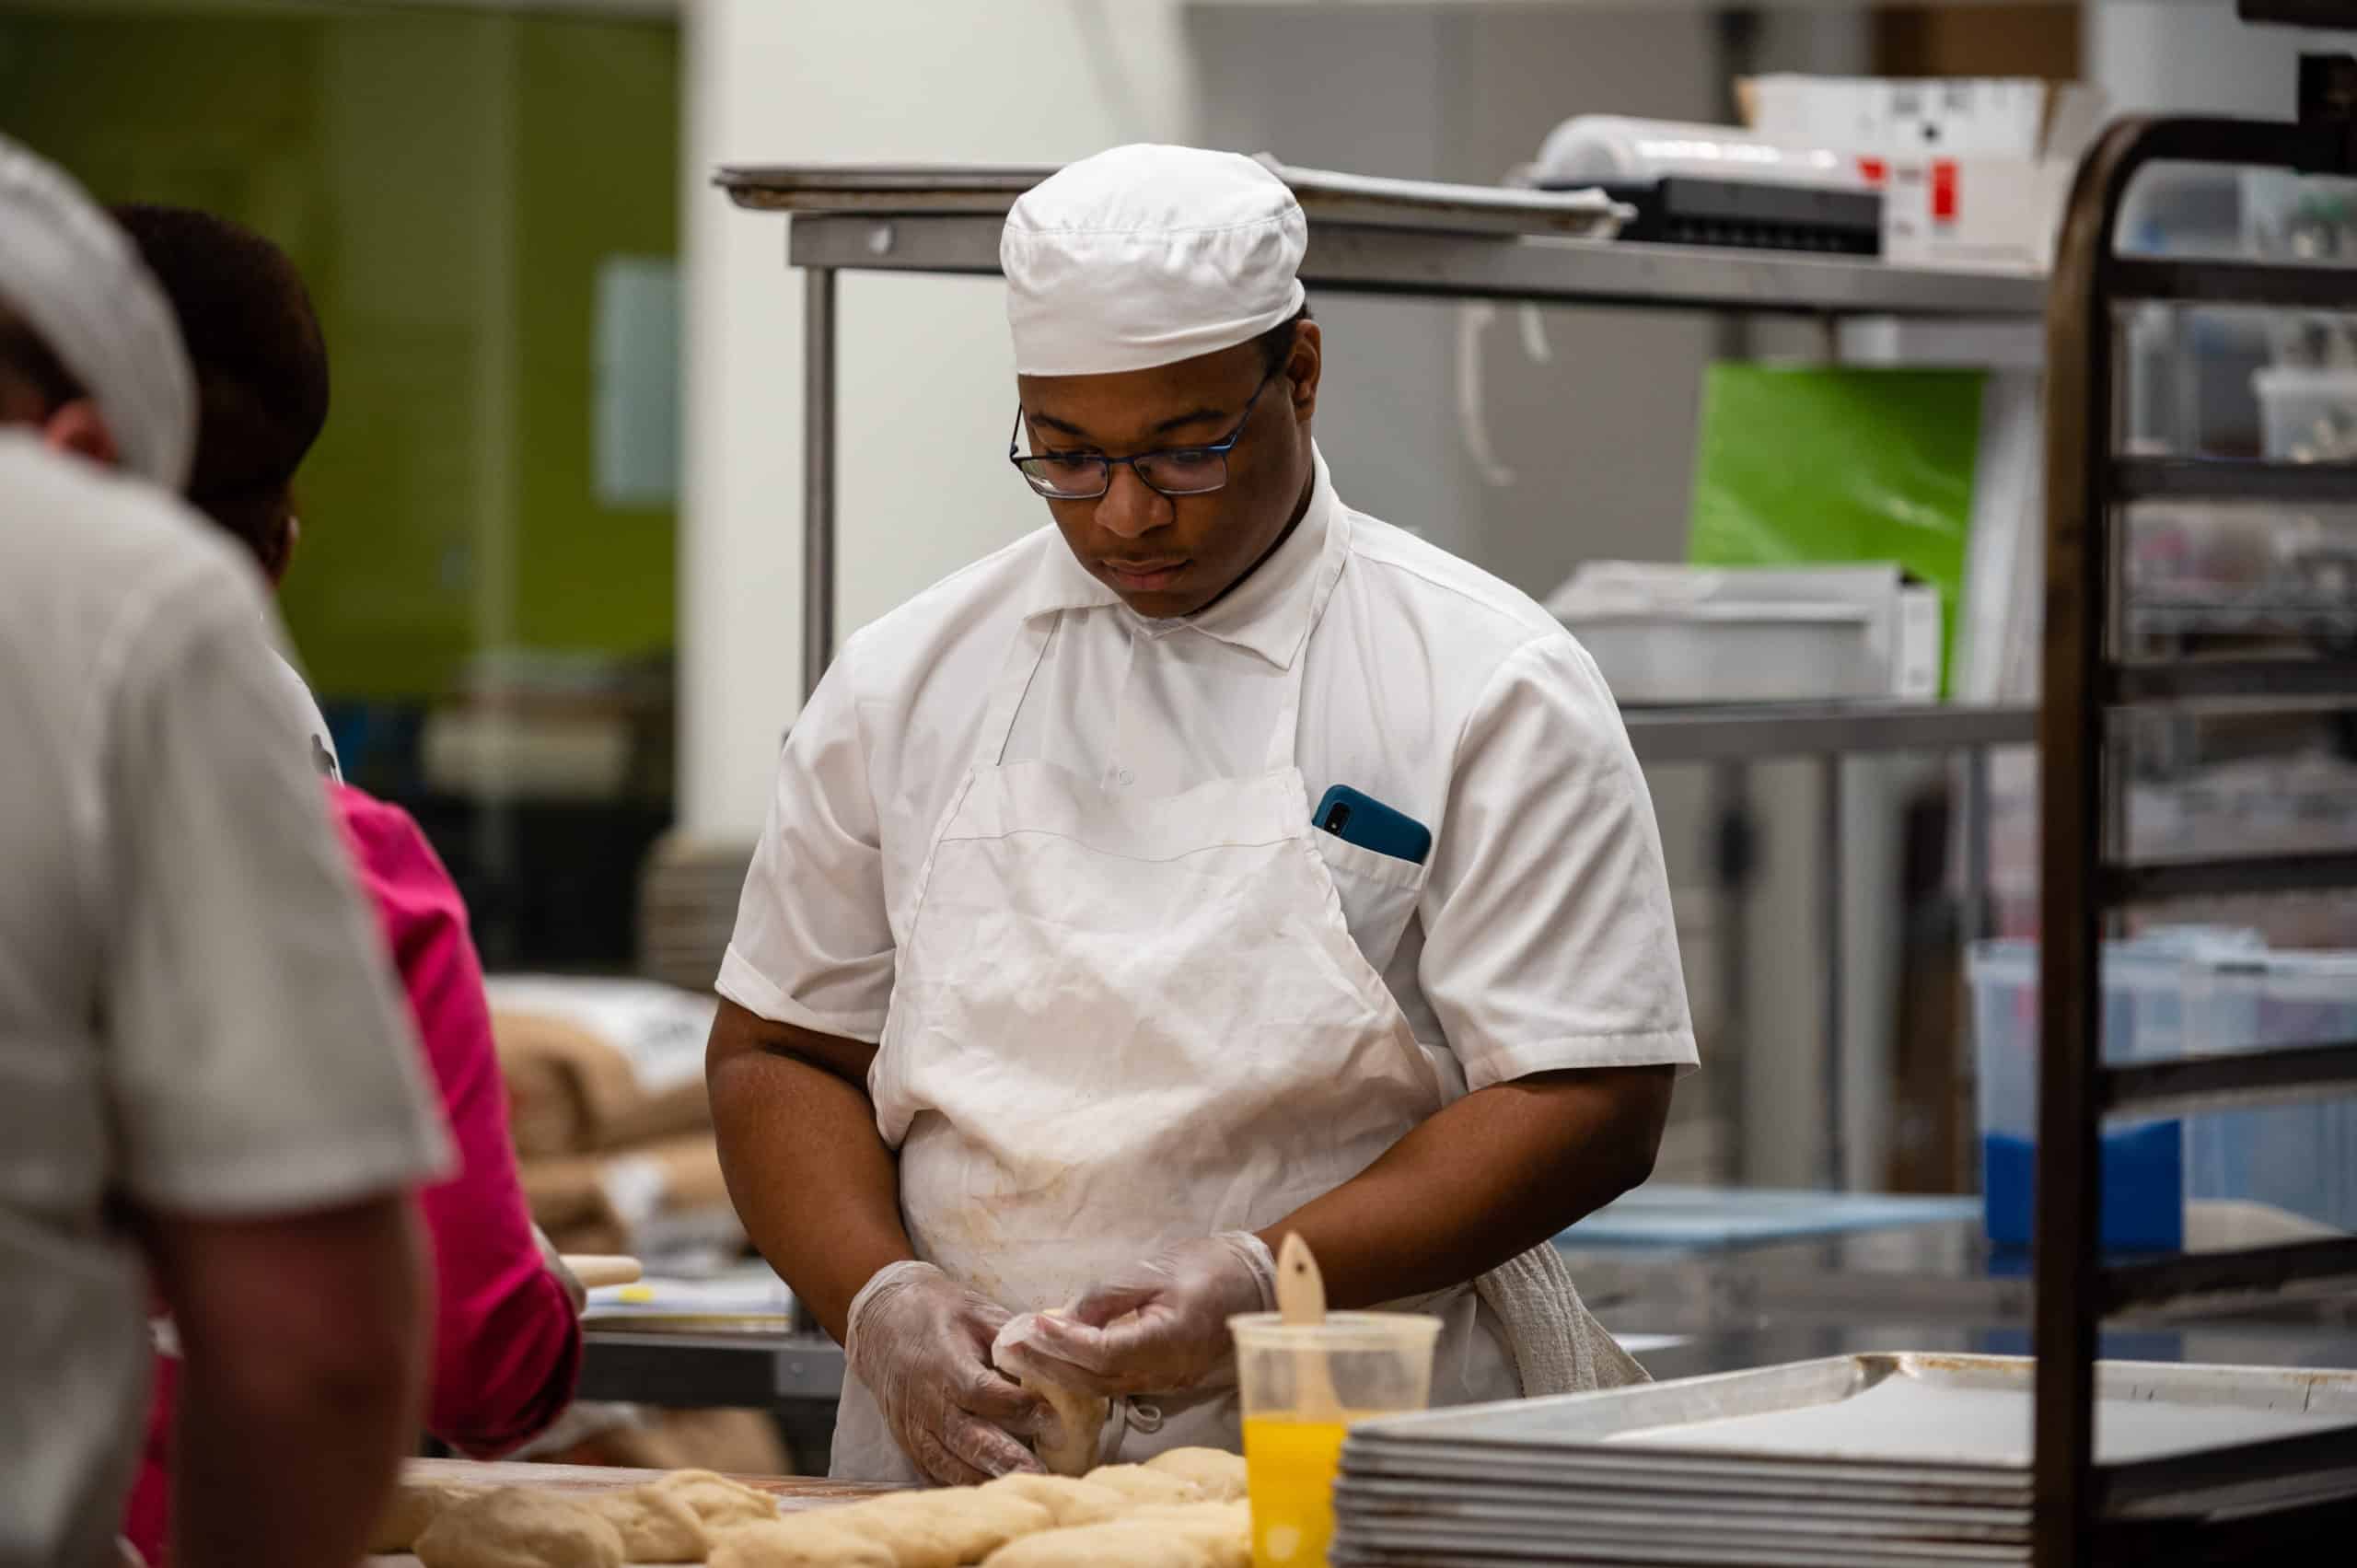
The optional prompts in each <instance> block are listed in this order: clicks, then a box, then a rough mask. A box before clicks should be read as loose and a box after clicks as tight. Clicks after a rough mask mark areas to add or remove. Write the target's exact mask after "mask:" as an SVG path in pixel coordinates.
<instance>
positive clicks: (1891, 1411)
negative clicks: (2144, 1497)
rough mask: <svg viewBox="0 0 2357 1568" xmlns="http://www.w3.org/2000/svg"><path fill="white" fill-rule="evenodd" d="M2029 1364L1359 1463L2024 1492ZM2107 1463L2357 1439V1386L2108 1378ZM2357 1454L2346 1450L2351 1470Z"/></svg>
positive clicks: (1661, 1408)
mask: <svg viewBox="0 0 2357 1568" xmlns="http://www.w3.org/2000/svg"><path fill="white" fill-rule="evenodd" d="M2035 1365H2036V1364H2035V1363H2034V1362H2032V1361H2031V1360H2030V1359H2029V1358H2027V1357H2026V1356H1981V1355H1927V1354H1914V1353H1896V1354H1894V1353H1867V1354H1858V1355H1840V1356H1828V1357H1825V1358H1823V1359H1821V1360H1817V1361H1802V1362H1793V1363H1790V1364H1787V1365H1782V1366H1770V1367H1762V1368H1759V1369H1758V1370H1756V1371H1749V1372H1730V1373H1722V1374H1718V1375H1715V1376H1705V1377H1689V1378H1683V1379H1679V1380H1678V1381H1675V1382H1668V1383H1646V1384H1639V1385H1636V1386H1634V1387H1632V1388H1612V1389H1606V1390H1601V1391H1598V1392H1596V1393H1589V1394H1567V1395H1562V1396H1560V1397H1557V1398H1553V1399H1542V1400H1522V1401H1519V1402H1515V1403H1503V1404H1492V1405H1471V1406H1466V1407H1463V1408H1460V1409H1457V1410H1448V1411H1431V1412H1427V1413H1423V1414H1418V1415H1402V1416H1385V1417H1380V1418H1377V1419H1376V1420H1374V1421H1370V1422H1364V1423H1361V1424H1360V1425H1359V1426H1357V1427H1355V1428H1353V1432H1352V1435H1351V1438H1350V1442H1349V1445H1348V1446H1346V1449H1345V1461H1344V1462H1345V1466H1346V1468H1349V1469H1353V1470H1355V1469H1357V1468H1358V1467H1356V1466H1353V1465H1351V1464H1350V1455H1351V1453H1352V1451H1353V1450H1356V1451H1357V1452H1358V1453H1359V1454H1360V1455H1361V1456H1362V1458H1364V1455H1366V1454H1367V1453H1368V1452H1370V1451H1380V1452H1383V1453H1386V1454H1388V1455H1389V1456H1390V1457H1391V1458H1392V1459H1393V1460H1394V1461H1395V1462H1396V1461H1397V1460H1398V1459H1399V1458H1400V1456H1401V1455H1402V1454H1403V1453H1405V1452H1408V1451H1410V1450H1411V1446H1412V1448H1413V1449H1414V1450H1417V1451H1422V1452H1425V1453H1429V1452H1431V1451H1432V1450H1433V1449H1434V1448H1442V1449H1446V1448H1457V1449H1459V1450H1460V1451H1462V1450H1464V1449H1479V1450H1480V1451H1481V1452H1482V1454H1483V1455H1484V1457H1491V1456H1492V1455H1494V1453H1495V1451H1496V1450H1501V1449H1503V1450H1507V1451H1510V1452H1514V1453H1516V1454H1521V1455H1528V1456H1533V1457H1537V1456H1556V1457H1575V1458H1577V1459H1578V1460H1579V1461H1582V1462H1584V1463H1592V1462H1593V1461H1595V1460H1597V1459H1599V1458H1602V1457H1603V1456H1604V1455H1605V1454H1611V1455H1613V1456H1615V1457H1616V1458H1619V1457H1621V1456H1625V1457H1627V1458H1629V1459H1631V1460H1635V1461H1638V1462H1640V1463H1642V1464H1643V1465H1644V1466H1646V1467H1649V1468H1650V1469H1652V1470H1653V1472H1654V1473H1655V1474H1659V1473H1660V1472H1661V1470H1662V1469H1666V1468H1678V1467H1686V1466H1701V1467H1712V1468H1718V1467H1724V1466H1725V1465H1726V1464H1727V1462H1728V1461H1730V1460H1736V1461H1745V1462H1758V1461H1768V1462H1779V1461H1781V1462H1783V1463H1787V1464H1790V1463H1794V1462H1797V1463H1799V1464H1801V1465H1803V1466H1805V1467H1808V1468H1810V1469H1836V1470H1843V1471H1848V1470H1874V1471H1882V1472H1888V1473H1891V1474H1894V1475H1902V1476H1903V1475H1920V1476H1922V1477H1924V1478H1927V1479H1928V1478H1937V1477H1942V1476H1945V1477H1948V1478H1950V1479H1955V1480H1963V1479H1966V1478H1993V1477H1995V1476H2008V1477H2012V1476H2019V1475H2021V1474H2023V1473H2024V1472H2026V1469H2027V1468H2028V1466H2029V1462H2030V1429H2031V1413H2032V1402H2033V1399H2032V1389H2031V1379H2032V1374H2033V1368H2034V1367H2035ZM2351 1437H2357V1372H2340V1371H2332V1372H2318V1371H2313V1370H2305V1369H2301V1370H2293V1369H2286V1368H2280V1367H2245V1366H2197V1365H2169V1364H2156V1363H2143V1362H2121V1361H2109V1362H2099V1363H2097V1364H2096V1460H2097V1462H2098V1463H2103V1464H2109V1465H2119V1464H2134V1463H2138V1462H2148V1461H2154V1460H2165V1459H2170V1458H2176V1457H2178V1456H2181V1455H2189V1454H2195V1453H2201V1452H2205V1451H2209V1450H2213V1449H2217V1448H2222V1447H2226V1446H2235V1445H2245V1444H2253V1443H2260V1442H2266V1441H2270V1440H2286V1439H2300V1438H2321V1439H2326V1440H2327V1441H2328V1442H2336V1443H2337V1442H2339V1441H2340V1440H2341V1439H2345V1438H2351ZM2351 1451H2357V1450H2349V1449H2346V1448H2344V1449H2343V1450H2342V1452H2343V1454H2344V1458H2345V1455H2346V1454H2347V1453H2348V1452H2351Z"/></svg>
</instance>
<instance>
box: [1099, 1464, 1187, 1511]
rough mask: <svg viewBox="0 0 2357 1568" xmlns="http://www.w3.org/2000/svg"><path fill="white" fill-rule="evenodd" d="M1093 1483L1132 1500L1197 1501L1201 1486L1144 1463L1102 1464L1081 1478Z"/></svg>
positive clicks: (1152, 1501) (1133, 1501)
mask: <svg viewBox="0 0 2357 1568" xmlns="http://www.w3.org/2000/svg"><path fill="white" fill-rule="evenodd" d="M1085 1479H1086V1481H1089V1482H1090V1484H1092V1485H1095V1486H1109V1487H1111V1488H1112V1489H1113V1490H1114V1491H1116V1492H1118V1493H1121V1494H1122V1495H1123V1496H1125V1497H1127V1498H1129V1499H1130V1501H1131V1502H1132V1503H1200V1502H1202V1500H1203V1489H1202V1487H1201V1486H1198V1485H1197V1484H1196V1483H1195V1482H1193V1481H1190V1480H1188V1479H1187V1478H1186V1477H1185V1476H1177V1475H1172V1474H1170V1473H1169V1472H1168V1471H1167V1470H1155V1469H1146V1467H1145V1466H1144V1465H1102V1466H1099V1467H1098V1468H1097V1469H1093V1470H1091V1471H1089V1472H1088V1474H1087V1476H1086V1478H1085Z"/></svg>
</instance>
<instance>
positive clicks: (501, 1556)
mask: <svg viewBox="0 0 2357 1568" xmlns="http://www.w3.org/2000/svg"><path fill="white" fill-rule="evenodd" d="M417 1560H418V1562H422V1563H424V1565H425V1568H622V1538H621V1534H620V1533H619V1532H618V1531H616V1530H615V1528H614V1527H613V1526H612V1525H610V1524H608V1523H607V1522H606V1521H605V1520H604V1519H602V1518H600V1517H599V1516H598V1515H596V1514H594V1513H592V1512H590V1511H589V1510H588V1509H587V1508H585V1507H583V1506H582V1505H581V1504H579V1503H576V1502H575V1501H574V1500H573V1499H572V1498H570V1497H561V1496H559V1495H557V1494H556V1493H552V1492H536V1491H534V1490H532V1489H531V1488H529V1487H522V1486H506V1487H502V1488H500V1489H499V1490H498V1491H497V1492H486V1493H482V1495H481V1496H478V1497H470V1498H468V1499H467V1500H466V1501H465V1502H463V1503H457V1504H452V1505H451V1506H449V1507H447V1508H445V1509H444V1510H443V1511H442V1512H441V1513H440V1514H439V1515H438V1516H436V1517H435V1520H434V1522H433V1523H432V1524H431V1525H428V1526H427V1527H425V1533H424V1535H422V1536H420V1537H418V1538H417Z"/></svg>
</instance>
